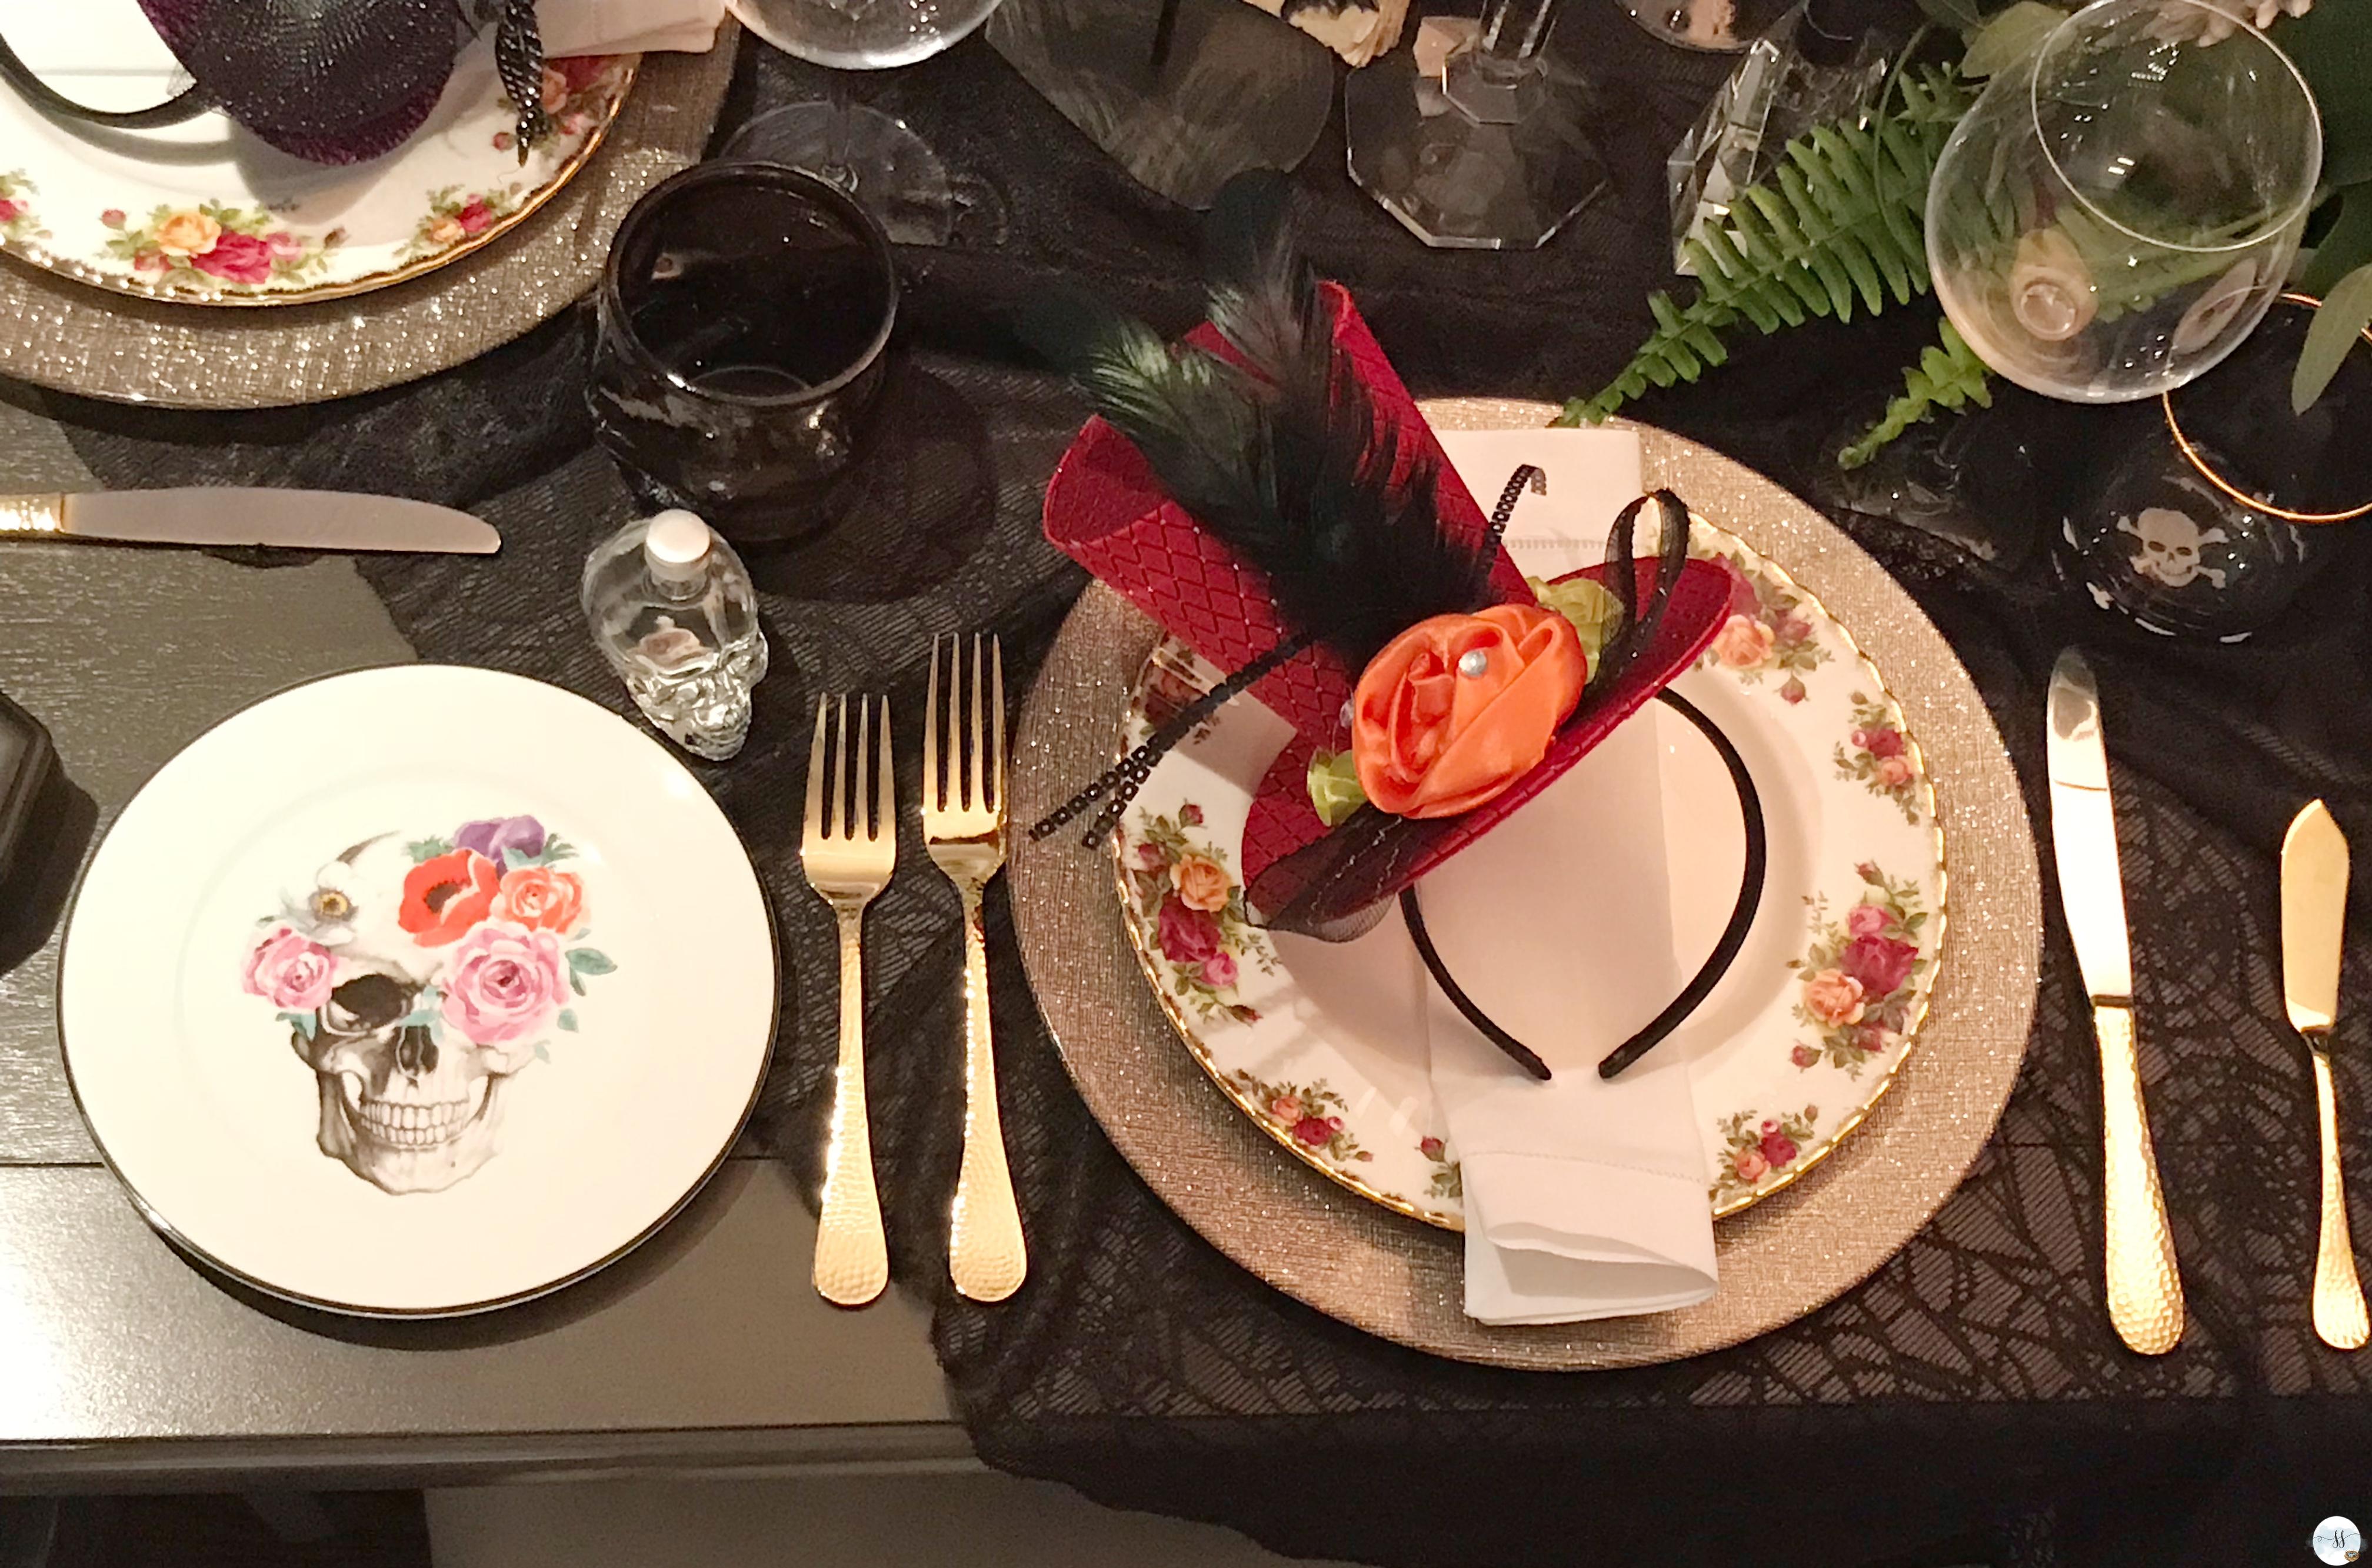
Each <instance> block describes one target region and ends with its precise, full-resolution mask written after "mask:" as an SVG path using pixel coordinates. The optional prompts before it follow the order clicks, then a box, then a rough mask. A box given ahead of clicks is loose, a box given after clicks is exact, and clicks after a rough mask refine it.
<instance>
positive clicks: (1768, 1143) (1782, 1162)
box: [1762, 1132, 1796, 1170]
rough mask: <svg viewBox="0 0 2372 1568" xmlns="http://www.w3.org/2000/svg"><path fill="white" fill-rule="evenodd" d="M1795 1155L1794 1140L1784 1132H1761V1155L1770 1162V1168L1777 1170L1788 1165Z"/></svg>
mask: <svg viewBox="0 0 2372 1568" xmlns="http://www.w3.org/2000/svg"><path fill="white" fill-rule="evenodd" d="M1762 1157H1763V1158H1764V1159H1766V1160H1769V1161H1770V1162H1771V1168H1772V1169H1773V1170H1777V1169H1779V1168H1781V1167H1784V1166H1786V1165H1788V1164H1789V1163H1791V1162H1792V1161H1793V1160H1794V1159H1795V1157H1796V1141H1795V1140H1794V1139H1792V1138H1790V1137H1788V1136H1787V1134H1786V1133H1785V1132H1765V1133H1763V1134H1762Z"/></svg>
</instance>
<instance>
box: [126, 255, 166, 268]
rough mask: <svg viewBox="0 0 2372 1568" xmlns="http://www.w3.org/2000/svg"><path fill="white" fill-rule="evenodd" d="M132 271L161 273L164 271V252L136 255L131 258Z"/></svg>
mask: <svg viewBox="0 0 2372 1568" xmlns="http://www.w3.org/2000/svg"><path fill="white" fill-rule="evenodd" d="M132 270H133V271H134V272H135V273H161V272H163V271H164V270H165V256H164V252H162V251H160V250H143V251H141V252H140V253H139V254H138V255H136V256H134V257H133V258H132Z"/></svg>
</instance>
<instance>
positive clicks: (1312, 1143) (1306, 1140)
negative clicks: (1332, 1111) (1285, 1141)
mask: <svg viewBox="0 0 2372 1568" xmlns="http://www.w3.org/2000/svg"><path fill="white" fill-rule="evenodd" d="M1333 1136H1334V1129H1333V1128H1331V1127H1330V1126H1328V1125H1327V1124H1326V1118H1324V1117H1322V1116H1305V1117H1303V1118H1302V1119H1301V1120H1300V1121H1296V1122H1295V1123H1294V1124H1293V1140H1294V1142H1295V1143H1297V1144H1304V1145H1306V1146H1308V1147H1309V1148H1313V1149H1322V1148H1324V1147H1325V1146H1326V1144H1327V1141H1328V1140H1329V1139H1331V1138H1332V1137H1333Z"/></svg>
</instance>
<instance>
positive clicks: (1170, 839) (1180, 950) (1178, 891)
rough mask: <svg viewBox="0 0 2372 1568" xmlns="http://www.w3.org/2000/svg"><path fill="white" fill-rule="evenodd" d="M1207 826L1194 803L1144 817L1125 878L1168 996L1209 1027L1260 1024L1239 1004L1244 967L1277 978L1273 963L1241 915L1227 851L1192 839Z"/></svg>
mask: <svg viewBox="0 0 2372 1568" xmlns="http://www.w3.org/2000/svg"><path fill="white" fill-rule="evenodd" d="M1202 825H1203V808H1202V807H1199V806H1197V805H1195V804H1194V803H1193V802H1192V801H1191V800H1190V801H1186V802H1184V803H1183V804H1181V805H1180V807H1179V808H1178V814H1177V816H1175V817H1170V816H1169V815H1166V814H1163V815H1156V814H1153V813H1139V815H1138V818H1137V825H1136V830H1135V831H1134V833H1133V834H1131V835H1130V836H1129V839H1128V842H1125V843H1124V844H1123V845H1122V850H1121V854H1122V861H1121V864H1122V875H1123V876H1124V877H1126V878H1127V885H1128V889H1129V896H1130V897H1131V898H1132V899H1133V900H1135V904H1136V911H1137V914H1138V916H1139V917H1140V918H1141V919H1142V920H1143V921H1144V922H1145V928H1146V929H1147V930H1148V931H1149V932H1151V934H1152V950H1153V952H1154V953H1156V954H1157V956H1158V957H1159V958H1160V960H1161V964H1162V968H1163V970H1165V971H1166V982H1167V984H1168V986H1169V992H1170V993H1171V994H1172V995H1173V996H1175V997H1176V998H1177V999H1178V1000H1179V1001H1180V1002H1183V1003H1187V1004H1189V1005H1192V1007H1193V1008H1194V1010H1195V1012H1196V1013H1197V1015H1199V1016H1201V1017H1202V1018H1203V1020H1204V1021H1205V1022H1208V1021H1210V1020H1211V1019H1213V1018H1215V1017H1226V1018H1229V1019H1232V1020H1234V1021H1235V1022H1237V1023H1239V1024H1253V1023H1258V1022H1259V1021H1260V1014H1259V1013H1257V1012H1255V1011H1253V1010H1252V1009H1251V1008H1250V1007H1247V1006H1245V1005H1243V1004H1242V1003H1240V1002H1238V1001H1237V1000H1235V995H1236V985H1237V981H1238V978H1239V976H1240V973H1241V970H1242V966H1243V965H1245V964H1247V963H1250V964H1255V965H1257V966H1259V968H1260V970H1261V972H1262V974H1273V973H1275V972H1276V958H1275V955H1274V953H1273V951H1272V950H1271V949H1270V947H1269V944H1268V938H1266V937H1265V936H1262V935H1261V934H1260V929H1259V928H1258V927H1257V926H1255V925H1253V924H1252V923H1251V917H1250V915H1249V914H1248V913H1246V912H1245V910H1244V890H1243V889H1242V888H1240V887H1238V885H1237V883H1236V879H1235V877H1234V875H1233V874H1232V873H1230V872H1229V871H1228V870H1227V851H1225V850H1223V849H1220V848H1218V847H1217V846H1216V845H1215V844H1212V843H1209V842H1198V841H1196V840H1195V839H1192V838H1190V837H1189V836H1188V835H1187V830H1188V829H1190V828H1199V827H1201V826H1202Z"/></svg>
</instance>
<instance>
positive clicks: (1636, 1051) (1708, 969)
mask: <svg viewBox="0 0 2372 1568" xmlns="http://www.w3.org/2000/svg"><path fill="white" fill-rule="evenodd" d="M1656 695H1657V699H1658V700H1660V701H1661V702H1663V703H1665V704H1667V705H1668V706H1669V707H1670V708H1671V709H1672V710H1673V711H1674V712H1676V713H1678V714H1680V716H1681V717H1682V718H1684V719H1687V720H1688V721H1689V722H1690V723H1691V724H1692V725H1694V726H1696V727H1697V730H1698V732H1699V733H1700V734H1702V735H1703V737H1704V738H1706V739H1707V740H1710V741H1712V742H1713V748H1714V749H1715V751H1717V752H1719V753H1720V755H1721V760H1722V761H1723V763H1724V764H1725V765H1726V766H1727V768H1728V769H1729V779H1730V783H1731V784H1735V785H1736V786H1737V788H1738V811H1739V814H1740V816H1742V817H1743V818H1744V819H1745V825H1746V869H1745V875H1744V876H1743V877H1740V878H1739V885H1738V902H1737V904H1736V906H1735V907H1733V908H1732V909H1731V910H1730V912H1729V923H1728V924H1727V926H1725V927H1723V929H1722V934H1721V940H1720V941H1718V942H1716V943H1715V944H1714V947H1713V952H1712V954H1711V955H1710V956H1709V957H1708V958H1706V959H1705V961H1704V964H1703V967H1702V968H1700V969H1699V970H1697V972H1696V975H1695V977H1694V978H1693V979H1692V980H1691V981H1689V983H1688V984H1687V985H1686V986H1684V987H1682V988H1681V991H1680V994H1679V995H1678V996H1676V997H1674V998H1673V999H1672V1001H1671V1004H1670V1005H1669V1006H1667V1007H1666V1008H1665V1009H1664V1010H1663V1011H1662V1012H1660V1013H1658V1014H1657V1015H1656V1016H1655V1017H1654V1018H1652V1019H1651V1020H1649V1021H1648V1024H1647V1027H1646V1028H1643V1029H1641V1030H1640V1031H1639V1032H1638V1033H1637V1034H1634V1035H1633V1036H1632V1037H1631V1038H1630V1039H1629V1040H1624V1041H1623V1042H1622V1044H1621V1045H1618V1046H1616V1047H1615V1048H1614V1049H1613V1050H1612V1051H1610V1052H1608V1053H1607V1056H1606V1059H1605V1060H1604V1061H1602V1062H1600V1063H1599V1064H1598V1075H1599V1077H1601V1078H1611V1077H1614V1076H1615V1075H1617V1074H1620V1073H1622V1071H1623V1070H1624V1069H1625V1068H1627V1067H1630V1066H1631V1065H1632V1064H1634V1063H1636V1062H1637V1061H1638V1060H1639V1059H1640V1058H1641V1057H1643V1056H1645V1055H1646V1054H1647V1052H1649V1051H1653V1050H1654V1049H1656V1047H1657V1046H1658V1045H1660V1044H1661V1043H1663V1041H1664V1040H1665V1038H1666V1037H1668V1036H1669V1035H1670V1034H1671V1032H1672V1031H1673V1030H1674V1029H1676V1028H1679V1027H1680V1022H1681V1020H1682V1019H1684V1018H1686V1017H1687V1016H1689V1015H1690V1014H1692V1013H1693V1012H1695V1011H1696V1010H1697V1008H1698V1007H1700V1006H1701V1005H1703V1003H1704V999H1705V998H1706V997H1708V996H1710V995H1712V994H1713V989H1714V987H1715V986H1716V985H1719V984H1720V983H1721V978H1722V976H1723V975H1725V974H1727V973H1728V972H1729V966H1730V965H1731V963H1732V962H1734V961H1735V960H1736V959H1737V958H1738V949H1740V948H1741V947H1745V946H1746V934H1747V932H1748V931H1750V929H1752V927H1753V925H1754V912H1755V910H1756V909H1757V908H1758V907H1759V906H1760V905H1761V904H1762V883H1763V879H1764V874H1765V873H1766V872H1767V871H1768V870H1769V868H1770V863H1771V844H1770V837H1769V834H1768V832H1767V831H1766V830H1765V828H1764V825H1763V820H1762V796H1761V795H1759V794H1757V793H1756V791H1755V788H1754V776H1753V774H1751V773H1750V772H1748V771H1747V767H1746V759H1744V758H1743V757H1740V756H1739V755H1738V748H1737V747H1736V746H1734V745H1732V744H1731V743H1730V739H1729V737H1727V735H1724V734H1723V733H1722V732H1721V727H1720V726H1718V725H1716V724H1715V723H1714V722H1713V721H1712V720H1711V719H1709V718H1707V717H1705V715H1704V714H1703V713H1702V712H1701V711H1699V709H1698V708H1697V706H1696V704H1695V703H1692V702H1690V701H1689V700H1688V699H1687V698H1685V697H1683V696H1681V695H1680V693H1679V692H1677V691H1672V690H1670V689H1669V687H1668V688H1666V689H1665V690H1663V691H1658V692H1657V693H1656ZM1401 916H1402V918H1404V919H1405V920H1406V921H1407V922H1408V930H1409V936H1410V938H1411V939H1412V940H1413V941H1414V942H1415V943H1416V951H1417V957H1419V958H1423V959H1424V967H1425V971H1426V972H1427V973H1429V974H1431V975H1432V976H1433V982H1434V983H1435V984H1436V985H1437V986H1439V987H1441V993H1442V994H1443V995H1444V996H1446V997H1448V999H1449V1003H1450V1005H1451V1006H1453V1007H1456V1008H1457V1009H1458V1011H1459V1014H1460V1015H1461V1016H1463V1017H1464V1018H1465V1019H1466V1021H1467V1022H1468V1023H1470V1024H1471V1025H1473V1026H1474V1028H1476V1029H1477V1030H1478V1031H1480V1032H1481V1034H1482V1036H1483V1039H1485V1040H1489V1041H1490V1042H1491V1043H1492V1044H1493V1045H1495V1046H1497V1047H1498V1048H1499V1049H1500V1050H1501V1051H1506V1053H1507V1055H1508V1056H1509V1057H1510V1058H1511V1059H1512V1060H1513V1061H1514V1062H1515V1063H1516V1064H1517V1066H1519V1067H1521V1068H1522V1069H1523V1070H1524V1071H1525V1072H1527V1073H1529V1074H1531V1075H1532V1076H1533V1077H1535V1078H1539V1079H1541V1081H1542V1082H1546V1081H1547V1079H1548V1077H1549V1064H1548V1063H1545V1062H1543V1061H1541V1055H1540V1052H1538V1051H1534V1050H1533V1049H1532V1048H1531V1047H1530V1046H1528V1045H1526V1044H1525V1043H1524V1042H1523V1041H1522V1040H1517V1038H1516V1037H1515V1036H1514V1035H1511V1034H1509V1033H1508V1032H1507V1031H1506V1029H1504V1028H1500V1027H1499V1026H1498V1024H1496V1023H1494V1021H1493V1020H1492V1018H1491V1016H1490V1015H1489V1014H1487V1013H1485V1012H1483V1009H1482V1008H1481V1007H1479V1006H1477V1005H1475V1003H1474V1000H1473V998H1471V997H1470V996H1468V995H1467V994H1466V993H1465V992H1464V991H1462V990H1460V989H1459V984H1458V982H1457V981H1455V980H1452V979H1451V978H1450V975H1449V969H1448V966H1447V965H1446V964H1444V963H1443V962H1442V961H1441V954H1440V953H1439V952H1438V951H1436V949H1435V947H1434V945H1433V938H1432V936H1431V935H1429V934H1428V933H1427V932H1426V931H1425V928H1424V912H1423V911H1421V910H1420V909H1419V908H1418V907H1417V897H1416V889H1414V888H1404V889H1401Z"/></svg>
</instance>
